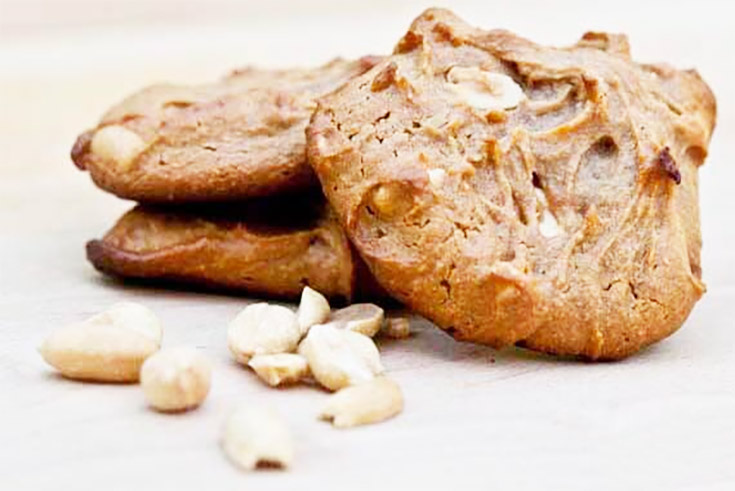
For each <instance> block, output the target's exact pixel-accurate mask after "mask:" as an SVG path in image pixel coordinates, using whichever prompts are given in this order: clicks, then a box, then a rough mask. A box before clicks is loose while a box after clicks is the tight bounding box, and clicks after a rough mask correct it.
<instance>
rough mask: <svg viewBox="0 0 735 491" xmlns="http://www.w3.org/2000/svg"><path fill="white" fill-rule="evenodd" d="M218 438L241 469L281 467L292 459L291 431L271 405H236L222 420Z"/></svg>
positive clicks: (229, 456) (226, 452)
mask: <svg viewBox="0 0 735 491" xmlns="http://www.w3.org/2000/svg"><path fill="white" fill-rule="evenodd" d="M221 442H222V448H223V450H224V452H225V454H226V455H227V457H228V458H229V459H230V460H231V461H232V462H233V463H234V464H235V465H237V466H238V467H240V468H242V469H245V470H254V469H256V468H258V467H279V468H285V467H288V466H289V465H290V464H291V461H292V460H293V454H294V450H293V443H292V441H291V434H290V432H289V431H288V428H287V427H286V424H285V423H284V422H283V420H282V419H281V418H280V417H279V416H278V414H277V413H276V412H274V411H273V410H272V409H266V408H254V407H249V406H242V407H240V408H238V409H236V410H235V411H234V412H233V413H232V414H230V416H229V417H228V418H227V420H226V422H225V425H224V428H223V430H222V439H221Z"/></svg>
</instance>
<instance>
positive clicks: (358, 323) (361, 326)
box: [329, 303, 385, 337]
mask: <svg viewBox="0 0 735 491" xmlns="http://www.w3.org/2000/svg"><path fill="white" fill-rule="evenodd" d="M384 317H385V313H384V312H383V309H381V308H380V307H378V306H377V305H375V304H372V303H356V304H353V305H350V306H349V307H345V308H344V309H339V310H336V311H334V312H332V315H331V316H330V317H329V323H330V324H334V325H335V326H336V327H341V328H343V329H347V330H348V331H354V332H359V333H360V334H364V335H365V336H368V337H373V336H374V335H375V333H377V332H378V331H379V330H380V328H381V326H382V325H383V318H384Z"/></svg>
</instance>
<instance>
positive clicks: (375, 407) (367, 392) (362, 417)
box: [319, 377, 403, 428]
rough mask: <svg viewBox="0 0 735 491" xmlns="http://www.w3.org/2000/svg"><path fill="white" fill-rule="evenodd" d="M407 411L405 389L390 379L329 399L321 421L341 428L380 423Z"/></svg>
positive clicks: (320, 415) (344, 391) (370, 383)
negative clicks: (404, 407)
mask: <svg viewBox="0 0 735 491" xmlns="http://www.w3.org/2000/svg"><path fill="white" fill-rule="evenodd" d="M401 411H403V394H402V393H401V388H400V387H399V386H398V384H397V383H395V382H394V381H393V380H391V379H389V378H387V377H377V378H375V379H374V380H372V381H370V382H366V383H364V384H360V385H355V386H353V387H347V388H345V389H342V390H340V391H339V392H337V393H335V394H332V395H331V396H329V399H327V403H326V404H325V405H324V408H323V409H322V411H321V413H320V414H319V418H320V419H323V420H326V421H331V422H332V425H334V426H336V427H337V428H349V427H351V426H358V425H366V424H372V423H379V422H381V421H385V420H386V419H389V418H392V417H393V416H395V415H397V414H398V413H400V412H401Z"/></svg>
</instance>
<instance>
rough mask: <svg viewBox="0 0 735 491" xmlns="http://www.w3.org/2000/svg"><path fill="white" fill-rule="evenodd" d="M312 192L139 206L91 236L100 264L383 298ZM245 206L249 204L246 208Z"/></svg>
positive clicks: (90, 249) (274, 293) (288, 294)
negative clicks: (239, 201) (232, 202)
mask: <svg viewBox="0 0 735 491" xmlns="http://www.w3.org/2000/svg"><path fill="white" fill-rule="evenodd" d="M315 202H317V203H318V202H319V200H318V199H313V198H312V197H309V198H304V197H296V196H290V197H289V196H279V198H278V200H277V201H274V200H261V201H258V202H253V203H249V204H248V205H244V206H241V207H240V210H238V211H237V212H233V211H232V209H231V207H228V208H227V209H225V208H224V207H222V206H209V207H203V206H197V207H196V208H190V209H181V208H177V209H176V210H170V209H166V208H162V207H156V206H150V205H148V206H140V205H139V206H136V207H135V208H133V209H132V210H130V211H129V212H127V213H126V214H125V215H124V216H123V217H122V218H121V219H120V220H119V221H118V222H117V223H116V224H115V226H114V227H113V228H112V229H111V230H110V231H109V232H107V234H106V235H105V236H104V237H103V238H102V239H101V240H92V241H90V242H88V243H87V258H88V259H89V261H90V262H91V263H92V264H93V265H94V267H95V268H97V269H98V270H99V271H101V272H103V273H106V274H110V275H114V276H118V277H123V278H142V279H148V280H159V281H160V280H167V281H173V282H176V283H182V284H188V285H199V286H204V287H208V288H216V289H225V290H231V291H243V292H247V293H251V294H261V295H265V296H269V297H278V298H286V299H296V298H298V297H299V295H300V294H301V290H302V289H303V287H304V286H306V285H309V286H311V287H312V288H314V289H315V290H318V291H319V292H321V293H323V294H324V295H326V296H328V297H330V298H332V299H340V300H342V299H344V300H347V301H349V300H351V299H352V298H354V297H361V298H372V299H377V298H383V297H385V293H384V292H383V291H382V290H381V289H380V287H378V286H377V284H376V283H375V281H374V280H373V279H372V277H371V276H370V274H369V272H368V271H367V268H366V267H364V265H362V264H361V261H360V259H359V258H358V257H357V256H356V255H354V254H353V252H352V249H351V247H350V245H349V242H348V241H347V238H346V237H345V235H344V232H342V229H341V228H340V226H339V223H338V222H337V220H336V218H335V217H334V214H333V212H331V211H330V210H329V208H328V207H327V206H326V205H322V204H319V205H317V204H315ZM243 208H244V209H243Z"/></svg>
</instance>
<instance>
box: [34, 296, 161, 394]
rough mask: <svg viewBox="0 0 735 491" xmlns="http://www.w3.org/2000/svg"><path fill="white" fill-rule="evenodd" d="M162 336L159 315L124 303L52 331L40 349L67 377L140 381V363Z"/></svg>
mask: <svg viewBox="0 0 735 491" xmlns="http://www.w3.org/2000/svg"><path fill="white" fill-rule="evenodd" d="M162 335H163V332H162V329H161V324H160V322H159V320H158V317H156V315H155V314H154V313H153V312H152V311H151V310H149V309H148V308H146V307H144V306H142V305H140V304H137V303H132V302H122V303H118V304H115V305H113V306H112V307H110V308H109V309H108V310H106V311H104V312H101V313H99V314H97V315H94V316H92V317H90V318H89V319H87V320H85V321H82V322H79V323H76V324H71V325H69V326H65V327H62V328H61V329H58V330H57V331H55V332H53V333H51V335H49V336H48V337H47V338H46V339H45V340H44V341H43V343H42V344H41V347H40V348H39V351H40V352H41V356H42V357H43V359H44V360H46V362H47V363H48V364H49V365H51V366H53V367H54V368H56V369H57V370H58V371H59V372H61V374H62V375H64V376H65V377H68V378H72V379H80V380H90V381H98V382H137V381H138V378H139V375H140V367H141V365H142V364H143V362H144V361H145V359H146V358H148V357H149V356H150V355H152V354H153V353H155V352H156V351H158V348H159V347H160V345H161V337H162Z"/></svg>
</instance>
